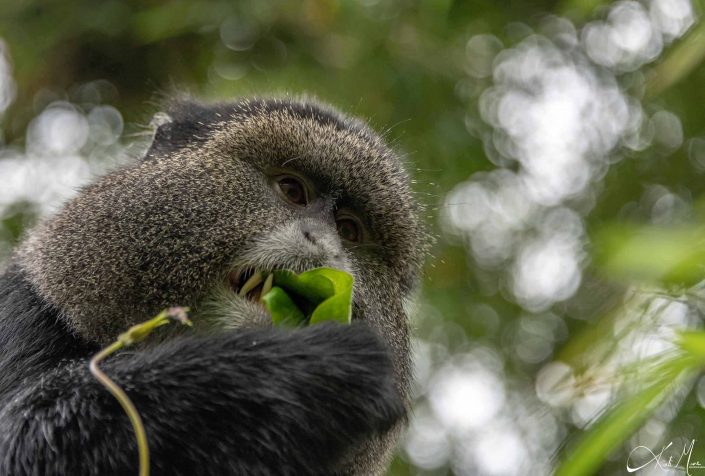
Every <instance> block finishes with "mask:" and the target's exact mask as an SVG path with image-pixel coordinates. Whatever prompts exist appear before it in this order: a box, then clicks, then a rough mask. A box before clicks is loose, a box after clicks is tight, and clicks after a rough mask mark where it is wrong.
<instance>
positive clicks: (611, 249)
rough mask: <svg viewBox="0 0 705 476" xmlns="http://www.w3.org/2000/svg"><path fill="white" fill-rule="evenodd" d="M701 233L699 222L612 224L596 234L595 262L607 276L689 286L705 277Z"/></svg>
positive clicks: (704, 259)
mask: <svg viewBox="0 0 705 476" xmlns="http://www.w3.org/2000/svg"><path fill="white" fill-rule="evenodd" d="M704 237H705V230H703V228H702V227H700V226H683V227H680V228H663V227H656V226H641V227H634V226H624V225H620V226H611V227H607V228H605V229H603V230H602V231H601V232H599V233H598V234H597V235H596V236H595V239H594V243H595V248H596V253H595V263H596V264H597V266H598V267H600V268H602V270H603V271H604V272H605V274H607V275H608V276H609V277H610V278H621V279H624V280H626V281H628V282H631V281H633V280H636V281H640V282H644V283H648V284H664V285H681V286H691V285H693V284H695V283H697V282H699V281H702V280H703V279H704V278H705V238H704Z"/></svg>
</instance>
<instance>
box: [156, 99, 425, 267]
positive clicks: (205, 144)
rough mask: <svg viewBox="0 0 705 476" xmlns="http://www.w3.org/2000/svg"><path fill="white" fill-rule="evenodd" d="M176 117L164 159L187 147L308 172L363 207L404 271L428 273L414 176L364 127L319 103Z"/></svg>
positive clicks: (255, 103)
mask: <svg viewBox="0 0 705 476" xmlns="http://www.w3.org/2000/svg"><path fill="white" fill-rule="evenodd" d="M169 114H170V115H171V117H172V119H171V122H170V123H168V124H166V125H165V126H162V127H160V131H159V132H158V134H157V137H155V142H156V143H157V144H156V147H153V149H155V152H157V153H159V154H158V155H162V154H164V153H165V152H166V154H165V155H168V153H169V152H171V151H170V150H167V149H166V148H167V147H168V148H171V147H173V146H174V144H177V145H179V144H181V145H182V146H186V147H188V148H192V149H193V150H198V151H199V153H203V152H207V155H209V156H210V157H219V158H226V159H231V160H242V161H246V162H248V163H250V164H253V165H255V166H256V167H258V168H259V169H261V170H266V169H271V168H289V169H294V170H297V171H300V172H302V173H304V174H306V175H307V176H309V177H310V178H311V179H312V180H314V181H315V182H316V184H317V185H319V186H321V188H322V189H324V191H325V192H326V193H331V194H335V195H338V196H344V197H345V198H347V199H349V200H350V201H351V202H353V204H354V205H355V206H357V207H359V208H361V209H362V211H364V213H365V214H366V216H367V218H368V219H369V220H370V222H371V223H372V225H373V227H374V229H375V232H376V233H377V234H378V235H379V237H380V239H381V240H382V241H383V244H384V245H385V248H386V251H387V252H389V253H391V256H390V258H391V259H392V260H393V261H394V262H396V263H397V264H399V265H402V264H403V266H402V267H403V268H405V269H404V270H403V271H402V270H401V269H400V271H402V272H406V273H410V274H415V271H416V270H417V269H418V268H419V267H420V264H421V261H422V260H423V255H424V251H425V235H424V233H423V230H422V228H421V226H420V223H419V219H418V215H419V206H418V204H417V202H416V200H415V198H414V195H413V192H412V190H411V187H410V181H409V177H408V175H407V173H406V171H405V170H404V167H403V165H402V162H401V160H400V158H399V156H398V155H397V154H396V153H395V152H394V151H393V150H391V149H390V148H389V147H388V146H387V145H386V143H385V142H384V141H383V139H382V138H381V137H380V136H379V135H377V134H375V133H374V132H373V131H372V130H371V129H370V128H369V127H368V126H367V125H366V124H365V123H363V122H362V121H360V120H357V119H354V118H350V117H348V116H345V115H343V114H341V113H340V112H338V111H336V110H334V109H333V108H331V107H329V106H325V105H322V104H320V103H317V102H312V101H310V100H300V101H291V100H285V99H251V100H243V101H239V102H235V103H221V104H215V105H210V106H207V105H202V104H198V103H192V102H182V103H177V104H176V105H175V106H173V107H172V108H171V110H170V112H169ZM160 133H161V136H162V137H161V138H160ZM181 136H183V138H181ZM189 138H190V140H189ZM194 138H195V139H196V140H197V141H198V142H197V143H193V142H192V141H193V140H194ZM160 139H161V140H160ZM159 142H162V143H166V144H165V145H164V146H163V147H162V146H160V145H159Z"/></svg>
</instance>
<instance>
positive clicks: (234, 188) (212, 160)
mask: <svg viewBox="0 0 705 476" xmlns="http://www.w3.org/2000/svg"><path fill="white" fill-rule="evenodd" d="M161 117H163V118H167V117H168V118H169V120H167V121H164V120H163V121H161V125H160V126H159V129H158V130H157V133H156V135H155V143H154V144H153V145H152V148H151V149H150V151H149V152H148V153H147V156H146V157H145V159H144V160H142V161H140V162H138V163H134V164H132V165H130V166H128V167H125V168H122V169H120V170H117V171H115V172H113V173H110V174H108V175H107V176H105V177H103V178H101V179H99V180H98V181H96V182H95V183H93V184H91V185H89V186H87V187H85V188H84V189H83V190H82V191H81V193H80V195H79V196H78V197H77V198H75V199H74V200H72V201H71V202H70V203H68V204H67V205H66V206H65V207H64V208H63V209H62V210H61V211H60V212H59V213H57V214H56V215H55V216H53V217H52V218H50V219H49V220H47V221H45V222H44V223H42V224H40V225H39V226H38V227H37V228H36V229H35V230H34V231H33V232H31V234H30V235H29V236H28V238H27V240H26V241H25V242H24V244H23V245H22V246H21V248H20V250H19V252H18V254H17V260H18V262H19V263H20V265H21V266H22V267H23V269H24V270H25V271H26V272H27V273H28V275H29V276H30V278H31V281H32V283H33V285H34V286H35V288H36V289H37V291H38V292H39V293H40V295H41V296H43V297H44V298H45V299H46V300H47V301H48V302H49V303H50V304H51V305H53V306H54V307H55V308H57V309H58V310H59V312H60V313H61V315H62V316H63V318H64V319H65V321H66V322H67V323H68V325H69V326H70V327H71V328H72V329H73V330H74V331H75V332H77V333H78V334H80V335H81V336H82V337H83V338H85V339H87V340H89V341H93V342H97V343H100V344H106V343H108V342H110V341H112V340H113V339H114V338H115V336H116V335H117V334H118V333H120V332H122V331H123V330H124V329H126V328H127V327H129V326H130V325H133V324H135V323H137V322H140V321H143V320H145V319H147V318H149V317H151V316H152V315H154V314H155V313H156V312H158V311H159V310H160V309H162V308H164V307H167V306H172V305H187V306H192V307H195V308H196V311H197V312H196V317H195V319H196V320H198V319H199V317H200V318H201V319H202V320H203V321H204V322H205V321H208V322H209V323H211V324H213V323H214V322H215V323H217V325H218V326H220V327H224V328H234V327H240V326H243V327H245V326H250V325H255V326H257V325H267V324H268V321H267V316H266V314H265V313H263V311H262V310H261V309H260V308H259V307H258V306H256V305H253V304H252V303H249V302H244V301H242V300H238V299H236V298H233V297H232V296H229V295H228V294H227V293H228V291H227V290H226V289H225V288H224V286H223V282H224V279H225V276H226V275H227V273H228V272H229V271H230V270H231V269H232V267H233V266H242V265H243V264H247V265H255V266H258V267H261V268H265V269H271V268H289V269H293V270H296V271H303V270H305V269H308V268H311V267H315V266H321V265H328V266H334V267H338V268H342V269H346V270H348V271H350V272H352V273H353V275H354V276H355V280H356V281H355V282H356V285H355V290H354V318H355V319H360V320H365V321H367V322H369V323H370V324H371V325H372V326H373V327H374V328H376V329H377V330H378V331H379V333H380V334H381V335H382V336H384V338H385V340H386V341H387V343H388V344H389V346H390V347H391V349H393V353H394V366H395V370H396V373H397V376H398V382H397V385H398V388H399V390H400V391H401V392H402V394H403V395H406V396H407V397H408V390H409V380H410V373H411V371H410V360H409V330H408V323H407V319H406V314H405V312H404V309H403V300H404V299H405V298H406V297H408V295H409V292H410V290H411V289H412V288H413V286H414V283H415V282H416V280H417V276H418V274H419V270H420V266H421V263H422V260H423V257H424V253H425V243H426V238H425V235H424V232H423V230H422V227H421V226H420V224H419V222H418V219H417V215H418V211H419V210H418V205H417V204H416V203H415V200H414V198H413V195H412V192H411V190H410V187H409V180H408V177H407V174H406V173H405V171H404V169H403V167H402V165H401V161H400V159H399V157H398V156H397V155H396V154H395V153H394V152H393V151H392V150H391V149H390V148H389V147H387V145H386V144H385V143H384V141H383V140H382V139H381V138H380V137H379V136H377V135H376V134H375V133H373V132H372V131H371V130H370V129H369V128H368V127H367V126H365V125H364V124H362V123H361V122H360V121H358V120H355V119H351V118H348V117H346V116H344V115H342V114H340V113H338V112H336V111H334V110H332V109H331V108H329V107H327V106H323V105H320V104H316V103H314V102H311V101H303V102H292V101H288V100H259V99H257V100H251V101H242V102H238V103H234V104H219V105H214V106H201V105H198V104H195V103H183V102H182V103H176V104H174V105H173V106H172V107H171V108H170V110H169V111H168V116H161ZM194 118H195V119H194ZM201 118H203V120H201ZM279 168H289V169H295V170H297V171H299V172H300V173H303V174H306V175H307V176H308V177H310V178H311V179H312V180H314V181H316V182H317V183H319V184H322V187H323V188H324V193H325V196H326V197H329V199H330V200H331V201H333V200H336V199H338V198H341V199H344V200H347V203H349V204H351V205H352V206H355V207H357V208H359V209H360V210H363V211H364V213H365V215H366V217H367V218H368V220H369V225H370V227H371V228H372V230H374V232H373V238H374V242H375V244H374V245H371V246H360V247H357V248H355V247H344V246H343V245H342V244H341V242H340V239H339V238H338V237H337V233H336V231H335V227H334V224H332V223H331V222H328V221H326V220H324V219H321V218H317V217H302V216H301V213H300V212H299V211H297V210H293V209H292V208H291V207H289V206H287V205H285V204H283V203H282V202H281V200H280V199H278V197H277V196H276V195H275V194H274V193H272V187H271V184H270V183H269V182H268V179H267V175H266V174H267V173H269V171H271V170H277V169H279ZM309 222H310V223H309ZM309 225H311V226H315V227H318V228H317V230H318V231H317V232H318V234H319V235H318V236H319V238H320V239H319V240H317V243H316V244H315V245H312V244H311V243H310V242H308V241H307V240H306V239H305V238H303V233H302V232H301V227H302V226H309ZM398 431H399V428H397V429H396V430H394V431H392V432H390V433H389V434H388V435H386V436H384V437H383V438H381V439H374V440H372V441H369V442H368V443H366V444H365V445H364V447H363V448H361V449H358V450H357V451H355V452H352V453H351V455H350V457H349V460H348V462H347V463H346V466H347V467H348V468H352V469H350V472H351V473H355V474H365V475H367V474H380V473H381V472H383V471H384V468H385V467H386V465H387V464H388V461H389V458H390V454H391V453H390V449H391V448H392V447H393V444H394V442H395V441H396V437H397V434H398Z"/></svg>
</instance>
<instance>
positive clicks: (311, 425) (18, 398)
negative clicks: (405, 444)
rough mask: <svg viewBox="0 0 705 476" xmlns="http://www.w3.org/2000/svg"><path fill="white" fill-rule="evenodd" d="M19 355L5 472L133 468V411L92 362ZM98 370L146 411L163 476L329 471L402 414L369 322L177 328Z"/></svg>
mask: <svg viewBox="0 0 705 476" xmlns="http://www.w3.org/2000/svg"><path fill="white" fill-rule="evenodd" d="M45 320H46V319H45ZM0 324H2V325H3V326H8V325H10V322H8V320H7V316H5V319H0ZM44 325H48V324H47V323H44ZM51 325H55V323H53V322H52V323H51ZM41 327H42V326H37V332H38V333H40V334H41V335H46V330H42V329H41ZM29 332H30V331H29V330H24V331H22V332H21V334H22V335H23V337H24V338H25V339H26V338H28V337H29V335H27V334H28V333H29ZM27 342H31V341H27ZM28 345H30V344H28ZM50 347H51V346H45V349H44V350H37V351H38V352H46V353H47V354H49V353H51V352H53V351H54V350H55V349H52V348H50ZM62 352H63V351H62ZM55 357H56V356H52V357H51V359H52V360H53V359H54V358H55ZM28 358H29V357H28ZM32 358H33V359H34V360H36V361H40V360H41V356H39V355H36V354H35V355H34V356H33V357H32ZM12 361H13V362H14V363H15V365H13V367H15V369H17V370H16V372H19V370H20V369H24V372H23V375H22V376H23V377H24V378H23V379H22V378H18V379H16V380H15V383H14V384H13V385H12V389H7V390H9V391H8V392H7V393H5V395H4V398H3V399H2V400H0V474H3V475H24V474H46V475H68V474H71V475H81V474H135V473H136V471H137V450H136V444H135V440H134V435H133V433H132V429H131V427H130V425H129V422H128V419H127V416H126V415H125V414H124V413H123V411H122V409H121V408H120V407H119V405H118V403H117V402H116V401H115V400H114V398H113V397H112V395H110V394H109V393H108V392H107V391H106V390H105V389H104V388H103V387H102V386H101V385H100V384H99V383H97V382H96V381H95V380H94V379H93V377H92V376H91V375H90V373H89V372H88V362H87V360H86V359H81V360H75V359H71V360H67V361H58V362H56V363H55V364H52V367H51V368H42V367H44V366H43V365H41V366H35V367H31V366H23V365H22V363H21V361H20V360H19V359H18V358H17V357H15V358H14V359H12ZM4 362H5V363H7V362H8V360H7V355H5V356H4ZM0 367H3V366H2V365H0ZM101 367H102V368H103V369H104V370H105V372H106V373H107V374H108V375H110V376H111V377H112V378H113V379H114V380H115V381H116V382H117V383H118V384H119V385H120V386H121V387H122V388H123V389H124V390H125V391H126V392H127V393H128V395H129V396H130V398H131V399H132V401H133V402H134V404H135V406H136V407H137V409H138V411H139V412H140V414H141V416H142V418H143V421H144V423H145V427H146V431H147V436H148V439H149V446H150V452H151V458H152V464H151V468H152V470H153V472H154V474H184V475H192V474H247V475H249V474H329V473H330V472H331V469H330V468H331V466H332V465H333V463H334V462H335V461H337V459H338V458H339V457H340V456H341V455H342V454H343V452H344V451H345V450H346V449H348V448H350V447H351V446H352V445H354V443H355V442H357V441H358V439H359V438H360V437H361V436H364V435H369V434H371V433H374V432H376V431H381V430H384V429H387V428H389V427H390V426H391V425H393V424H394V423H395V422H396V421H398V419H399V418H400V417H401V416H402V414H403V405H402V403H401V400H400V398H399V396H398V395H397V392H396V390H395V388H394V385H393V380H394V379H393V374H392V369H391V363H390V359H389V357H388V355H387V351H386V349H385V348H384V346H383V345H382V344H381V342H380V341H379V340H378V339H377V337H376V335H374V333H373V332H372V331H371V330H370V329H368V328H366V327H364V326H351V327H344V326H336V325H321V326H313V327H310V328H306V329H302V330H297V331H291V332H282V331H280V330H265V331H251V332H238V333H223V334H219V335H212V336H201V337H195V336H190V337H182V338H176V339H173V340H170V341H167V342H165V343H163V344H160V345H159V346H157V347H154V348H151V349H146V350H144V351H140V352H134V353H131V352H123V353H122V354H118V355H116V356H115V357H111V358H110V359H108V360H107V361H106V362H104V363H103V365H102V366H101ZM28 368H31V369H34V370H29V371H27V369H28ZM39 369H41V370H39ZM3 370H4V371H11V369H9V368H8V367H7V366H5V367H4V369H3ZM27 372H28V373H27ZM6 378H7V374H6ZM0 394H2V392H0Z"/></svg>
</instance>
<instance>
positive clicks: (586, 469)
mask: <svg viewBox="0 0 705 476" xmlns="http://www.w3.org/2000/svg"><path fill="white" fill-rule="evenodd" d="M693 363H694V359H693V358H692V357H691V356H689V355H683V354H676V355H675V356H674V357H672V358H670V359H668V360H665V361H661V362H659V363H658V364H657V365H651V366H649V367H647V368H646V369H645V371H644V372H645V375H644V377H643V379H642V383H645V382H648V383H645V384H644V385H643V386H640V391H637V392H633V393H632V394H631V395H627V396H624V397H623V398H621V399H619V400H618V403H617V404H616V405H615V406H613V407H612V408H611V409H610V410H609V411H607V412H606V413H605V414H604V415H603V416H602V417H601V418H600V419H599V420H598V421H597V422H596V423H595V424H594V425H593V426H592V427H590V429H588V430H587V431H586V432H585V433H584V434H583V435H582V436H581V437H580V438H579V440H578V441H577V442H576V444H575V445H574V446H573V447H572V448H571V450H569V452H568V453H567V454H566V456H565V457H564V458H563V459H562V461H561V464H560V465H559V466H558V468H557V470H556V472H555V476H582V475H591V474H596V472H597V471H598V470H599V468H600V466H602V463H603V462H604V461H605V460H606V459H607V457H608V456H609V454H610V453H612V452H613V451H614V450H615V449H617V448H618V447H619V445H620V444H621V443H622V442H623V441H625V440H626V439H627V438H629V436H630V435H631V434H632V433H634V431H636V430H637V429H638V428H639V427H640V426H641V425H642V424H643V423H644V422H645V421H646V419H647V418H649V416H651V414H652V413H653V412H654V411H655V410H656V409H657V408H658V407H659V405H660V404H661V403H663V402H664V401H665V400H666V399H667V398H668V397H670V396H671V394H672V393H673V390H675V389H676V388H678V386H677V383H678V382H677V380H678V379H679V377H681V376H682V375H683V373H684V372H685V371H687V370H690V369H692V366H693ZM645 365H646V364H645ZM644 381H645V382H644Z"/></svg>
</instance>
